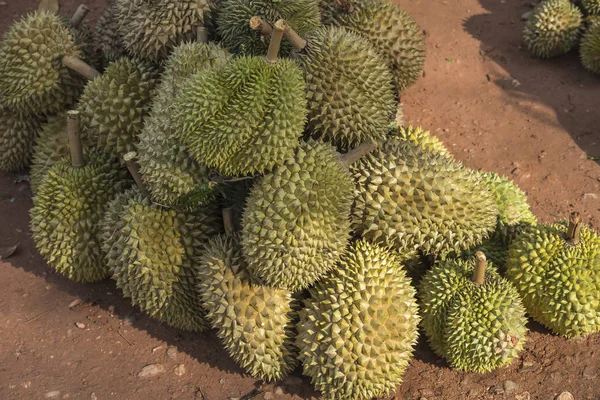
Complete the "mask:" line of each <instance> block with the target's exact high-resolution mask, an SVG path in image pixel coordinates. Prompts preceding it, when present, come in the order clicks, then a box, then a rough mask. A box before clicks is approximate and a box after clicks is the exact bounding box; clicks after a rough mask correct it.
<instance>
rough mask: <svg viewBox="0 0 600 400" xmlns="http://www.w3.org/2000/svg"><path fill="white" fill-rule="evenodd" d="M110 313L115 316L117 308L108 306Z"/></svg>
mask: <svg viewBox="0 0 600 400" xmlns="http://www.w3.org/2000/svg"><path fill="white" fill-rule="evenodd" d="M108 312H109V313H110V314H114V313H115V306H108Z"/></svg>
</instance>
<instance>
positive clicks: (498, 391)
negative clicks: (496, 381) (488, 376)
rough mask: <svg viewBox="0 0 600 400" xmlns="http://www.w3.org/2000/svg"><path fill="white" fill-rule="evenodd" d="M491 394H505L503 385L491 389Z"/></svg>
mask: <svg viewBox="0 0 600 400" xmlns="http://www.w3.org/2000/svg"><path fill="white" fill-rule="evenodd" d="M490 393H491V394H504V389H503V388H502V385H496V386H493V387H491V388H490Z"/></svg>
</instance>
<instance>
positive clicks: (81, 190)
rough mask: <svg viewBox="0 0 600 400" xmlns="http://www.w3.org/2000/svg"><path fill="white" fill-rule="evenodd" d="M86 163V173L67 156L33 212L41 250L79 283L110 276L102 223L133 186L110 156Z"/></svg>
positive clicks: (89, 156) (43, 187)
mask: <svg viewBox="0 0 600 400" xmlns="http://www.w3.org/2000/svg"><path fill="white" fill-rule="evenodd" d="M86 161H87V164H86V165H85V166H84V167H82V168H74V167H73V166H72V165H71V160H70V159H69V158H68V157H67V158H63V159H61V160H60V161H58V162H57V163H56V164H54V166H52V168H50V169H49V170H48V172H47V174H46V176H45V177H44V179H43V180H42V183H41V184H40V186H39V187H38V191H37V196H36V198H35V199H34V204H35V206H34V207H33V208H32V209H31V211H30V216H31V222H30V227H31V231H32V233H33V240H34V242H35V246H36V248H37V249H38V250H39V252H40V254H41V255H42V256H43V257H44V259H45V260H46V261H47V262H48V264H49V265H50V266H51V267H52V268H53V269H55V270H56V272H58V273H59V274H61V275H64V276H66V277H67V278H69V279H72V280H75V281H77V282H95V281H98V280H101V279H104V278H107V277H108V274H109V271H108V268H107V267H106V264H105V263H104V254H103V252H102V251H101V249H100V243H101V240H100V221H101V220H102V216H103V215H104V211H105V208H106V204H107V203H108V201H109V200H110V199H112V197H113V196H114V195H115V194H116V193H119V192H120V191H122V190H123V189H124V188H125V187H126V186H127V185H129V181H128V180H127V179H125V178H124V177H125V174H124V173H123V172H122V171H121V170H120V168H119V163H118V161H116V159H115V158H113V156H112V155H111V154H109V153H104V152H99V151H93V152H89V153H88V154H87V158H86Z"/></svg>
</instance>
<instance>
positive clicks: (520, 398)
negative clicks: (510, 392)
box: [515, 392, 531, 400]
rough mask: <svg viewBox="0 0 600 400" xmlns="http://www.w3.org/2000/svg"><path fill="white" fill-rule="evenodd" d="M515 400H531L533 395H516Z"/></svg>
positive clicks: (525, 393)
mask: <svg viewBox="0 0 600 400" xmlns="http://www.w3.org/2000/svg"><path fill="white" fill-rule="evenodd" d="M515 400H531V394H529V392H523V393H521V394H517V395H515Z"/></svg>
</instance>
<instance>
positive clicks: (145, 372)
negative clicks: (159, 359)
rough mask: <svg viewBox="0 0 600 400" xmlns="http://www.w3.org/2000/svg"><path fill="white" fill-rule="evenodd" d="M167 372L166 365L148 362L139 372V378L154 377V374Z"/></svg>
mask: <svg viewBox="0 0 600 400" xmlns="http://www.w3.org/2000/svg"><path fill="white" fill-rule="evenodd" d="M163 372H165V367H163V366H162V365H160V364H148V365H146V366H145V367H144V368H142V370H141V371H140V372H138V374H137V377H138V378H152V377H153V376H156V375H160V374H162V373H163Z"/></svg>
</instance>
